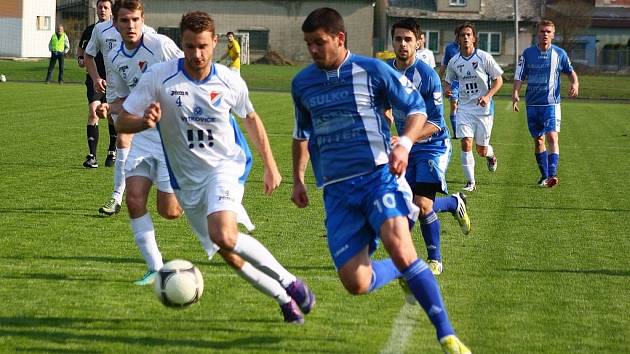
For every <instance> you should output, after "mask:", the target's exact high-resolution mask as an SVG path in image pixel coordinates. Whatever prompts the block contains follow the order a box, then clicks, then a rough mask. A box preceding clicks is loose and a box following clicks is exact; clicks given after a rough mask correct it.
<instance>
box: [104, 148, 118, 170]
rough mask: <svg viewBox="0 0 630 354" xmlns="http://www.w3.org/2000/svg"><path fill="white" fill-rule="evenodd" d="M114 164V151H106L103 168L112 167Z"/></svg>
mask: <svg viewBox="0 0 630 354" xmlns="http://www.w3.org/2000/svg"><path fill="white" fill-rule="evenodd" d="M115 162H116V151H108V152H107V158H106V159H105V167H112V166H114V163H115Z"/></svg>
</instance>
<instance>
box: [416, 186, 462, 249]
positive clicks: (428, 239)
mask: <svg viewBox="0 0 630 354" xmlns="http://www.w3.org/2000/svg"><path fill="white" fill-rule="evenodd" d="M453 199H455V198H453ZM419 221H420V230H421V231H422V238H423V239H424V244H425V245H426V247H427V254H428V258H429V259H434V260H437V261H441V260H442V255H441V254H440V219H439V218H438V216H437V214H435V212H434V211H433V210H432V211H431V212H430V213H429V214H427V215H423V216H421V217H420V219H419Z"/></svg>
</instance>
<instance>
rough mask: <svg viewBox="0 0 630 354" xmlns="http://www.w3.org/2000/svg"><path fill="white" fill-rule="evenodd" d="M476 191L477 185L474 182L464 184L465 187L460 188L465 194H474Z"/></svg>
mask: <svg viewBox="0 0 630 354" xmlns="http://www.w3.org/2000/svg"><path fill="white" fill-rule="evenodd" d="M476 189H477V185H475V182H466V185H465V186H464V187H463V188H462V190H465V191H466V192H474V191H475V190H476Z"/></svg>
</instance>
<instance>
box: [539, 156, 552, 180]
mask: <svg viewBox="0 0 630 354" xmlns="http://www.w3.org/2000/svg"><path fill="white" fill-rule="evenodd" d="M536 162H537V163H538V169H539V170H540V176H541V177H542V178H544V179H546V178H547V177H549V169H548V163H547V151H543V152H540V153H536Z"/></svg>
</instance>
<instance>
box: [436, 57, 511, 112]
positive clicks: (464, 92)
mask: <svg viewBox="0 0 630 354" xmlns="http://www.w3.org/2000/svg"><path fill="white" fill-rule="evenodd" d="M502 74H503V70H502V69H501V67H500V66H499V64H497V62H496V61H495V60H494V58H493V57H492V55H490V54H489V53H487V52H484V51H483V50H481V49H475V50H474V51H473V53H472V55H471V56H469V57H464V56H462V54H461V52H460V53H458V54H457V55H455V56H454V57H453V58H452V59H451V60H450V61H449V62H448V71H447V74H446V78H445V80H446V82H448V83H449V84H450V83H451V82H453V81H455V80H456V81H459V106H458V107H459V108H458V109H462V110H466V111H468V112H470V113H472V114H476V115H491V114H494V102H493V101H492V100H491V102H490V104H488V105H487V106H486V107H481V106H479V105H478V104H477V101H478V100H479V98H480V97H482V96H484V95H486V94H487V93H488V91H489V90H490V85H491V83H492V81H493V80H496V79H497V78H498V77H499V76H501V75H502Z"/></svg>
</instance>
